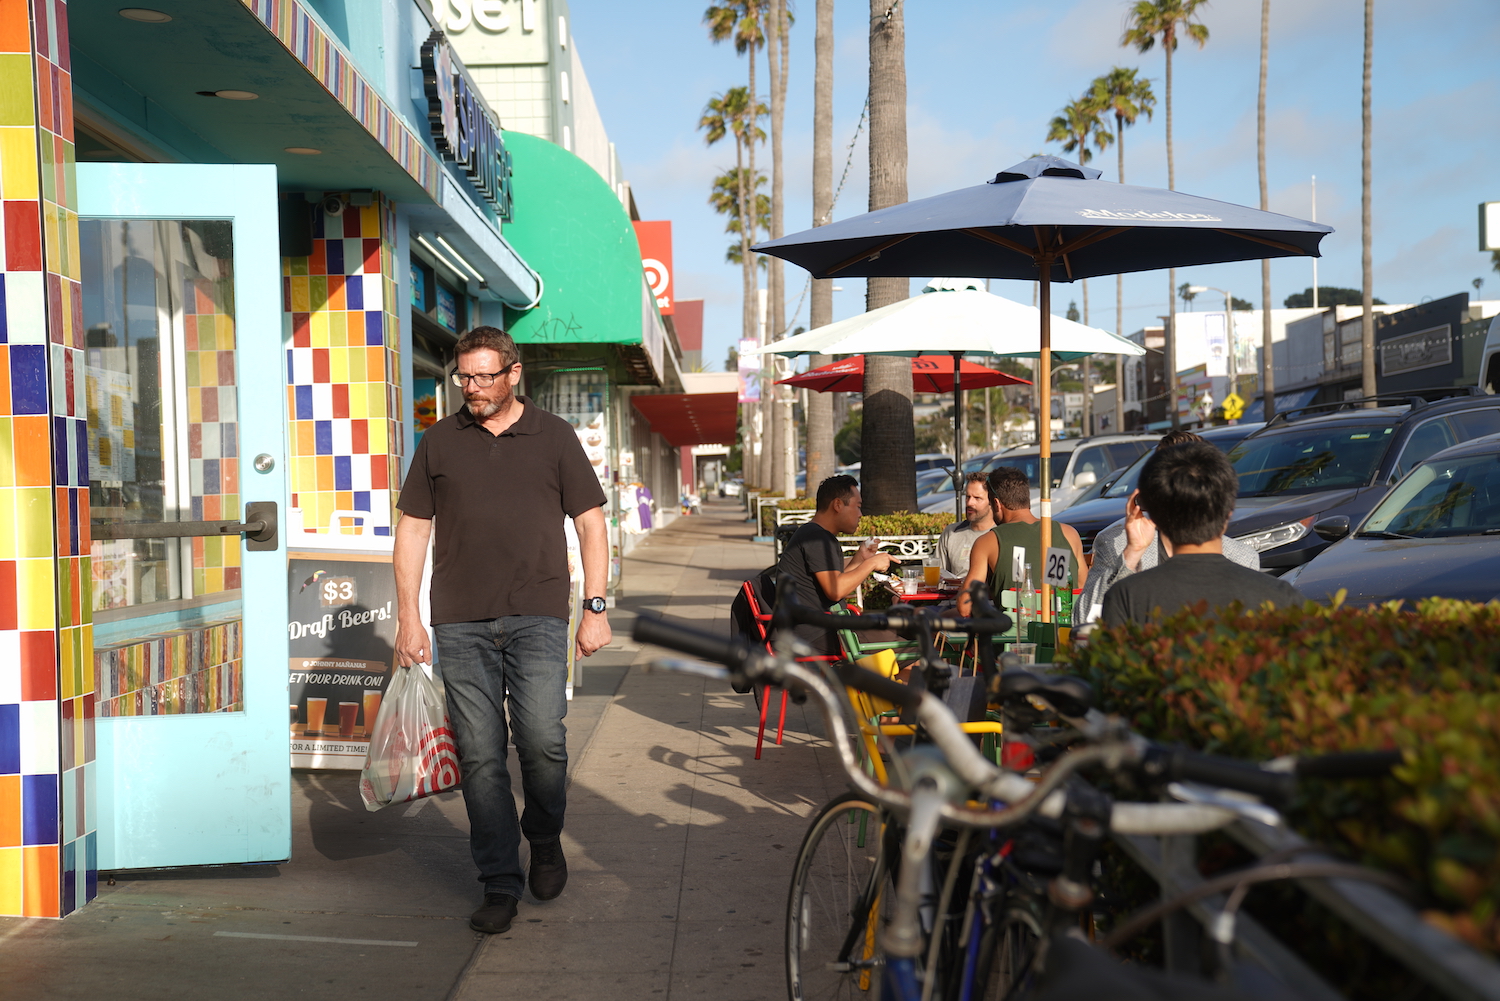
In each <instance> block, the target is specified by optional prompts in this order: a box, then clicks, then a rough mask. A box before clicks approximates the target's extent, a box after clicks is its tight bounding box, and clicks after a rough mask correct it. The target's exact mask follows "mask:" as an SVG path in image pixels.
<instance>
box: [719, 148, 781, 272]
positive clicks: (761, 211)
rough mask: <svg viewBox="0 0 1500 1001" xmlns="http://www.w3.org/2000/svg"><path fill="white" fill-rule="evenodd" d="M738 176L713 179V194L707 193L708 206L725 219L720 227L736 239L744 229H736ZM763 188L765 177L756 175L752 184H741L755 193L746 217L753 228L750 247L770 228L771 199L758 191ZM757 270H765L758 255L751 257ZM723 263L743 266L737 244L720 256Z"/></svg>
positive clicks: (736, 173) (763, 260)
mask: <svg viewBox="0 0 1500 1001" xmlns="http://www.w3.org/2000/svg"><path fill="white" fill-rule="evenodd" d="M740 184H741V179H740V172H739V171H738V170H727V171H725V172H724V173H722V174H720V175H719V176H718V177H716V178H714V185H713V190H712V191H711V192H710V193H709V196H708V204H709V205H711V206H713V210H714V211H715V212H717V213H719V214H720V215H723V216H728V217H729V220H728V222H726V223H724V232H726V233H729V234H731V235H733V236H735V237H739V236H740V234H741V231H742V230H743V228H744V227H742V226H741V225H740V197H739V196H740ZM765 185H766V175H765V174H757V175H756V176H755V180H754V181H753V182H745V186H746V190H752V191H754V192H755V196H754V198H753V199H752V207H751V210H750V214H751V216H752V217H753V221H754V227H753V230H752V232H751V234H750V241H749V242H751V243H756V242H759V240H760V233H761V232H762V231H765V230H769V229H770V227H771V196H770V195H767V194H766V193H765V192H763V191H761V190H760V189H761V188H763V187H765ZM754 256H755V258H756V264H757V266H758V267H759V268H760V269H761V270H762V271H764V270H766V261H767V258H766V257H765V256H763V255H761V254H756V255H754ZM724 260H725V261H727V262H728V263H730V264H741V263H743V262H744V260H745V257H744V250H743V246H742V244H741V241H740V240H738V239H736V240H735V242H734V243H732V244H730V245H729V249H728V250H726V251H725V252H724Z"/></svg>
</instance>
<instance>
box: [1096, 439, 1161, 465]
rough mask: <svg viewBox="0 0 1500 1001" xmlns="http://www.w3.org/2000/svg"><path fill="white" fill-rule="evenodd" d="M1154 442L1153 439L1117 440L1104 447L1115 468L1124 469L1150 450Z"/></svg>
mask: <svg viewBox="0 0 1500 1001" xmlns="http://www.w3.org/2000/svg"><path fill="white" fill-rule="evenodd" d="M1155 444H1156V443H1155V442H1153V441H1117V442H1115V443H1114V444H1112V445H1105V446H1104V447H1105V448H1106V449H1107V450H1108V451H1109V457H1110V459H1111V460H1113V462H1114V465H1115V468H1116V469H1124V468H1125V467H1126V466H1128V465H1130V464H1131V463H1132V462H1134V461H1135V460H1136V459H1139V458H1140V457H1141V456H1143V455H1145V454H1146V453H1147V452H1149V451H1151V449H1152V447H1153V446H1154V445H1155Z"/></svg>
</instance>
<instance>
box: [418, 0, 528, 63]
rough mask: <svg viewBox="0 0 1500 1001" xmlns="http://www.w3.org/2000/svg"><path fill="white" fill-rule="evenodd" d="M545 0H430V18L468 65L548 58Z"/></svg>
mask: <svg viewBox="0 0 1500 1001" xmlns="http://www.w3.org/2000/svg"><path fill="white" fill-rule="evenodd" d="M543 3H545V0H432V13H433V20H435V21H437V23H438V24H439V26H441V28H442V30H443V31H444V33H446V34H447V35H448V36H449V37H450V38H451V39H452V40H453V44H454V45H455V46H456V47H457V48H458V50H459V52H461V53H462V54H463V58H464V63H465V64H466V65H469V66H493V65H515V64H522V63H545V62H548V61H549V52H548V44H549V43H548V38H547V35H548V32H547V18H546V16H545V9H544V8H543V6H542V5H543Z"/></svg>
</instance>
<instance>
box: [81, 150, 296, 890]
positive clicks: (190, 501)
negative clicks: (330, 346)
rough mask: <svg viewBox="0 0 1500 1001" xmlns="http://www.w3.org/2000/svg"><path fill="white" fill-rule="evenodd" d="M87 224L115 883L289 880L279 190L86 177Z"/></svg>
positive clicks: (106, 828) (88, 375) (153, 167)
mask: <svg viewBox="0 0 1500 1001" xmlns="http://www.w3.org/2000/svg"><path fill="white" fill-rule="evenodd" d="M78 204H79V228H78V251H79V256H80V261H81V263H82V276H83V280H82V291H83V303H82V306H83V310H82V312H83V325H84V329H85V331H86V334H85V336H86V340H87V352H86V372H85V381H86V394H87V398H88V408H89V442H88V448H89V464H90V483H89V503H90V508H91V510H90V516H91V523H92V527H93V533H94V534H93V540H94V541H93V547H92V556H93V559H92V565H93V582H92V583H93V588H92V592H93V593H92V602H93V609H94V648H95V658H94V665H93V667H94V671H95V686H96V699H97V702H96V717H97V719H96V723H95V727H96V740H97V760H98V770H97V772H96V775H97V780H96V783H95V787H94V789H93V790H92V794H93V795H94V796H95V798H96V809H97V816H98V820H99V868H100V869H101V870H118V869H139V868H157V867H171V866H191V865H219V864H229V863H243V862H271V861H280V860H283V859H287V858H289V857H290V855H291V783H290V752H289V743H288V707H289V703H288V700H287V668H286V665H287V631H286V610H287V593H286V552H285V545H284V541H283V540H284V533H282V532H277V533H276V536H275V541H274V543H272V542H271V540H270V538H269V535H270V533H269V531H267V529H268V528H269V522H270V521H271V520H272V519H273V518H281V519H284V517H285V513H286V481H285V466H286V445H285V421H284V420H283V418H282V414H283V412H284V410H285V402H284V401H285V399H286V380H285V377H284V375H283V365H282V357H283V352H282V313H281V277H280V262H281V257H280V249H279V244H278V234H277V194H276V170H275V168H274V167H271V166H246V165H186V164H113V163H111V164H79V165H78ZM250 522H258V523H259V524H260V525H261V529H260V530H259V531H256V530H254V528H253V526H251V527H249V528H248V529H247V528H246V527H245V526H246V523H250ZM185 523H194V524H185ZM237 526H239V527H238V528H237Z"/></svg>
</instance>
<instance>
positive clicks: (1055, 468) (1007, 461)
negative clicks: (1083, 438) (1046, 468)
mask: <svg viewBox="0 0 1500 1001" xmlns="http://www.w3.org/2000/svg"><path fill="white" fill-rule="evenodd" d="M1072 457H1073V450H1072V449H1071V448H1070V449H1066V450H1064V449H1057V450H1054V451H1053V453H1052V488H1053V489H1054V490H1056V489H1057V487H1058V486H1059V485H1060V484H1061V483H1062V474H1063V471H1064V470H1065V469H1067V468H1068V460H1069V459H1071V458H1072ZM1001 466H1014V467H1015V468H1016V469H1019V470H1020V471H1021V472H1023V473H1025V474H1026V482H1028V483H1030V484H1031V485H1032V487H1033V488H1035V487H1039V486H1041V482H1042V481H1041V480H1040V479H1039V478H1038V477H1039V475H1040V474H1039V472H1038V470H1039V469H1041V456H1039V455H1002V456H1000V457H998V458H997V459H996V460H995V462H994V465H992V466H991V467H990V469H998V468H1000V467H1001Z"/></svg>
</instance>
